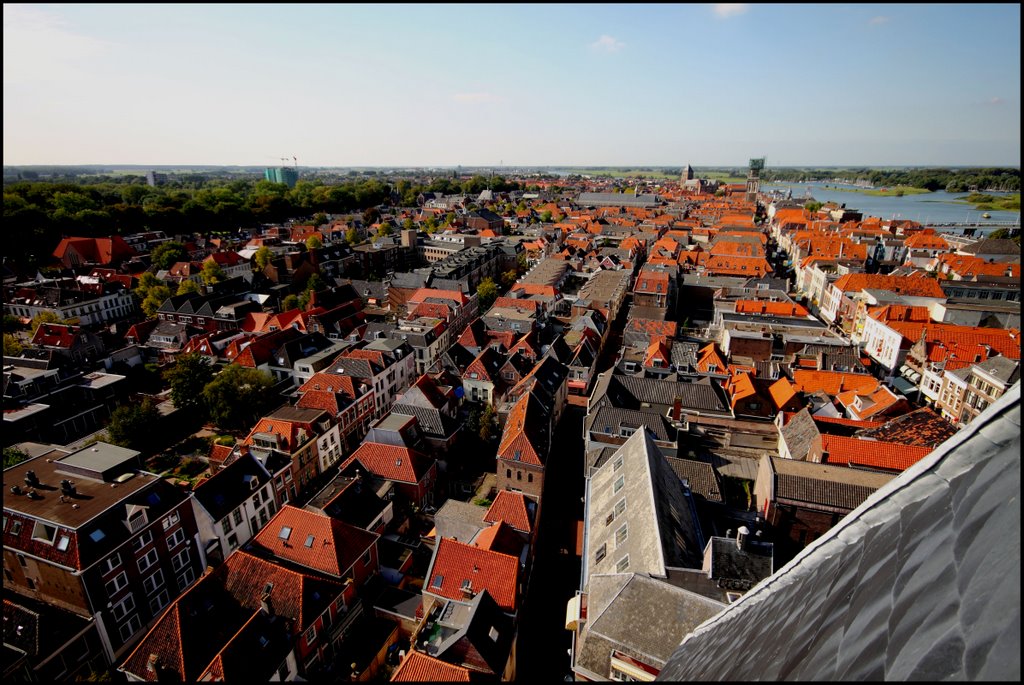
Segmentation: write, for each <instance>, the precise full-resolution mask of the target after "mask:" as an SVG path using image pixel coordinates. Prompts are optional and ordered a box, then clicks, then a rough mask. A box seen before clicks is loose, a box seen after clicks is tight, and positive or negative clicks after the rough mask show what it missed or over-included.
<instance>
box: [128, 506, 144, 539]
mask: <svg viewBox="0 0 1024 685" xmlns="http://www.w3.org/2000/svg"><path fill="white" fill-rule="evenodd" d="M145 525H146V512H145V511H143V510H141V509H140V510H139V511H136V512H135V513H133V514H132V515H131V516H129V517H128V529H129V530H130V531H131V532H133V533H138V532H139V531H140V530H142V529H143V528H144V527H145Z"/></svg>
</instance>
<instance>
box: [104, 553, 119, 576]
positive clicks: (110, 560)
mask: <svg viewBox="0 0 1024 685" xmlns="http://www.w3.org/2000/svg"><path fill="white" fill-rule="evenodd" d="M120 565H121V555H120V554H114V555H113V556H109V557H107V558H106V559H104V560H103V564H102V565H101V566H100V568H102V569H103V570H102V573H103V575H107V574H108V573H110V572H111V571H113V570H114V569H115V568H117V567H118V566H120Z"/></svg>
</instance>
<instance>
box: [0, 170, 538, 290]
mask: <svg viewBox="0 0 1024 685" xmlns="http://www.w3.org/2000/svg"><path fill="white" fill-rule="evenodd" d="M85 178H90V177H85ZM138 181H139V182H136V183H124V182H115V181H113V180H109V179H108V180H107V181H105V182H102V183H68V182H65V183H48V182H29V181H21V182H18V183H13V184H10V185H7V186H5V187H4V208H3V216H4V223H5V225H6V226H7V230H8V231H10V232H11V233H12V234H16V235H18V236H19V240H18V241H17V242H16V243H14V244H12V245H10V246H9V256H10V257H11V258H12V259H13V260H15V261H16V262H17V263H20V264H24V265H25V267H26V268H27V269H28V270H33V269H36V268H38V267H41V266H45V265H46V264H47V263H48V262H49V261H50V253H51V252H52V251H53V248H54V247H55V246H56V244H57V242H58V241H59V239H60V237H61V236H62V235H80V236H85V237H102V236H107V235H114V234H121V235H124V234H130V233H137V232H140V231H144V230H160V231H164V232H166V233H168V234H169V235H173V234H181V233H192V232H194V231H196V230H200V231H205V232H209V233H219V232H231V231H235V230H237V229H238V228H255V227H257V226H259V225H260V224H266V223H276V222H282V221H285V220H287V219H290V218H293V217H297V216H314V217H315V218H314V223H316V224H317V225H322V224H323V223H326V222H327V214H337V213H347V212H353V211H358V210H365V209H367V208H371V207H375V206H378V205H382V204H393V205H400V206H415V204H416V200H417V198H418V197H419V195H420V194H421V193H423V192H427V191H433V192H439V193H445V194H452V193H466V194H479V193H480V192H481V191H482V190H484V189H486V188H490V189H492V190H494V191H507V190H516V189H519V188H520V187H521V186H520V184H518V183H515V182H510V181H506V180H505V179H504V178H502V177H500V176H496V177H491V178H487V177H484V176H474V177H472V178H470V179H468V180H464V181H459V180H457V179H449V178H437V179H434V180H433V181H431V182H430V183H429V184H425V183H417V182H415V181H413V180H410V179H399V180H397V181H390V180H388V179H381V178H377V177H372V178H353V179H346V180H342V181H339V182H336V183H325V181H324V180H323V179H320V178H313V179H307V180H300V181H299V182H298V183H297V184H296V185H295V187H294V188H288V186H287V185H285V184H281V183H271V182H269V181H266V180H255V179H248V180H237V179H236V180H229V179H216V178H213V179H210V178H206V177H205V176H201V175H196V176H195V177H194V178H191V177H190V178H189V179H187V180H179V181H176V182H172V183H167V184H163V185H160V186H155V187H153V186H148V185H145V184H143V183H141V178H139V179H138ZM167 254H168V255H169V253H167ZM167 258H168V259H170V256H168V257H167ZM176 261H180V260H176ZM171 263H173V262H171Z"/></svg>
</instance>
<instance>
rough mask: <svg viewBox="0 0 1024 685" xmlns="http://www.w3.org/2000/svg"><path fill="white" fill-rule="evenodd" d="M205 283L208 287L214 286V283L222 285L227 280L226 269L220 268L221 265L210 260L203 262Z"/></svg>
mask: <svg viewBox="0 0 1024 685" xmlns="http://www.w3.org/2000/svg"><path fill="white" fill-rule="evenodd" d="M201 275H202V278H203V283H205V284H206V285H213V284H214V283H220V282H221V281H223V280H225V279H226V278H227V274H225V273H224V269H222V268H221V267H220V264H218V263H217V262H215V261H213V260H212V259H209V260H207V261H205V262H203V272H202V274H201Z"/></svg>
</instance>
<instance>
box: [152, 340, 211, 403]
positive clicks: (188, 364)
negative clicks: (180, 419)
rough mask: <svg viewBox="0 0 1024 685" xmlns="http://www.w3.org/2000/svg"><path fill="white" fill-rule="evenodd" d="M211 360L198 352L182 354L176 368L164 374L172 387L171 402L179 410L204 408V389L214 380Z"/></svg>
mask: <svg viewBox="0 0 1024 685" xmlns="http://www.w3.org/2000/svg"><path fill="white" fill-rule="evenodd" d="M213 376H214V372H213V366H212V364H211V363H210V359H209V358H208V357H205V356H204V355H201V354H199V353H198V352H193V353H191V354H182V355H179V356H178V358H177V359H176V360H175V362H174V366H172V367H171V368H169V369H167V370H166V371H165V372H164V380H165V381H166V382H167V383H168V384H169V385H170V386H171V400H172V401H173V402H174V406H175V407H178V408H179V409H194V408H198V407H201V406H202V393H203V388H205V387H206V385H207V384H208V383H209V382H210V381H212V380H213Z"/></svg>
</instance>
